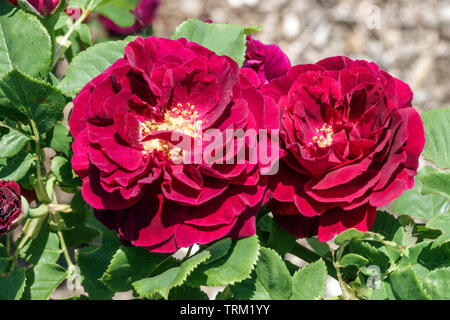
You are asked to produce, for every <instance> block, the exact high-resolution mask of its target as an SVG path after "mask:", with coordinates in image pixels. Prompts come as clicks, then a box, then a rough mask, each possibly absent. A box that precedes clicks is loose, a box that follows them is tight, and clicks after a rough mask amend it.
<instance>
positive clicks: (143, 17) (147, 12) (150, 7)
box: [100, 0, 161, 35]
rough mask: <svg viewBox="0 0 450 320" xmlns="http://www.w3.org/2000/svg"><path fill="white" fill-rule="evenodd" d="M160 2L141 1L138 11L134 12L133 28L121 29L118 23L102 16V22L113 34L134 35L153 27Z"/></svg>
mask: <svg viewBox="0 0 450 320" xmlns="http://www.w3.org/2000/svg"><path fill="white" fill-rule="evenodd" d="M160 2H161V0H140V2H139V4H138V5H137V7H136V9H134V10H133V11H132V12H133V14H134V17H135V19H136V22H135V23H134V25H132V26H131V27H126V28H121V27H119V26H118V25H117V24H116V23H114V22H113V21H111V20H110V19H108V18H106V17H104V16H100V20H101V21H102V23H103V24H104V26H105V27H106V29H108V30H109V31H110V32H112V33H116V34H122V35H128V34H133V33H136V32H137V31H140V30H144V29H147V28H149V27H150V26H151V25H152V23H153V20H155V17H156V11H157V10H158V7H159V3H160Z"/></svg>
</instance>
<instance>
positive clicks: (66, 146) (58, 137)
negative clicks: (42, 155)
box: [47, 122, 73, 157]
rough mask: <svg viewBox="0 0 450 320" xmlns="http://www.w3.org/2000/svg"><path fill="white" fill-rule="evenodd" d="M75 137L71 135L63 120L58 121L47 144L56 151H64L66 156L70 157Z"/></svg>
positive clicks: (49, 135)
mask: <svg viewBox="0 0 450 320" xmlns="http://www.w3.org/2000/svg"><path fill="white" fill-rule="evenodd" d="M72 141H73V138H72V137H71V136H70V132H69V129H67V128H66V126H65V125H63V124H62V123H61V122H57V123H56V125H55V128H54V129H53V130H52V131H51V133H50V134H48V137H47V144H48V146H50V148H52V149H53V150H55V151H56V152H61V153H63V154H64V155H65V156H66V157H69V154H70V151H71V150H72Z"/></svg>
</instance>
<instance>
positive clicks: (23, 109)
mask: <svg viewBox="0 0 450 320" xmlns="http://www.w3.org/2000/svg"><path fill="white" fill-rule="evenodd" d="M0 89H1V90H2V91H3V92H4V94H5V95H6V97H7V98H8V99H9V101H10V106H12V107H11V108H14V109H16V111H17V112H20V113H22V114H24V115H25V116H26V118H27V119H31V120H33V121H34V122H35V123H36V126H37V129H38V131H39V133H40V134H43V133H46V132H47V131H49V130H50V129H52V128H53V127H54V126H55V124H56V122H57V121H58V120H60V119H61V118H62V117H63V109H64V107H65V105H66V103H67V98H66V97H65V96H64V95H63V94H62V93H61V91H59V90H58V89H56V88H54V87H52V86H51V85H49V84H48V83H45V82H41V81H38V80H36V79H33V78H31V77H29V76H27V75H26V74H24V73H22V72H21V71H19V70H17V69H14V70H11V71H9V72H8V73H6V74H5V76H4V77H3V78H1V79H0Z"/></svg>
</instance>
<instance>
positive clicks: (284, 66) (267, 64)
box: [244, 35, 291, 84]
mask: <svg viewBox="0 0 450 320" xmlns="http://www.w3.org/2000/svg"><path fill="white" fill-rule="evenodd" d="M290 67H291V62H290V61H289V58H288V56H287V55H286V54H285V53H284V52H283V51H282V50H281V49H280V47H279V46H277V45H276V44H270V45H267V44H264V43H262V42H261V41H258V40H256V39H253V37H252V36H251V35H249V36H247V51H246V53H245V62H244V68H251V69H253V70H255V71H256V73H257V74H258V76H259V79H260V81H261V84H266V83H268V82H269V81H271V80H273V79H276V78H279V77H281V76H284V75H286V73H287V71H288V70H289V68H290Z"/></svg>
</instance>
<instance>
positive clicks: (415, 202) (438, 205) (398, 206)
mask: <svg viewBox="0 0 450 320" xmlns="http://www.w3.org/2000/svg"><path fill="white" fill-rule="evenodd" d="M428 170H429V169H428V168H427V167H425V168H423V169H421V170H420V171H419V173H418V174H417V176H415V177H414V187H413V188H412V189H410V190H406V191H405V192H404V193H403V194H402V195H401V196H400V197H399V198H397V199H396V200H395V201H394V207H393V211H394V212H399V213H403V214H407V215H409V216H412V217H415V218H419V219H425V220H430V219H432V218H434V217H436V216H438V215H440V214H443V213H447V212H448V211H449V207H450V201H448V199H446V198H444V197H441V196H440V195H438V194H426V195H424V194H422V187H423V184H422V181H421V180H420V177H421V176H423V175H424V174H425V173H426V172H428Z"/></svg>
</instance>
